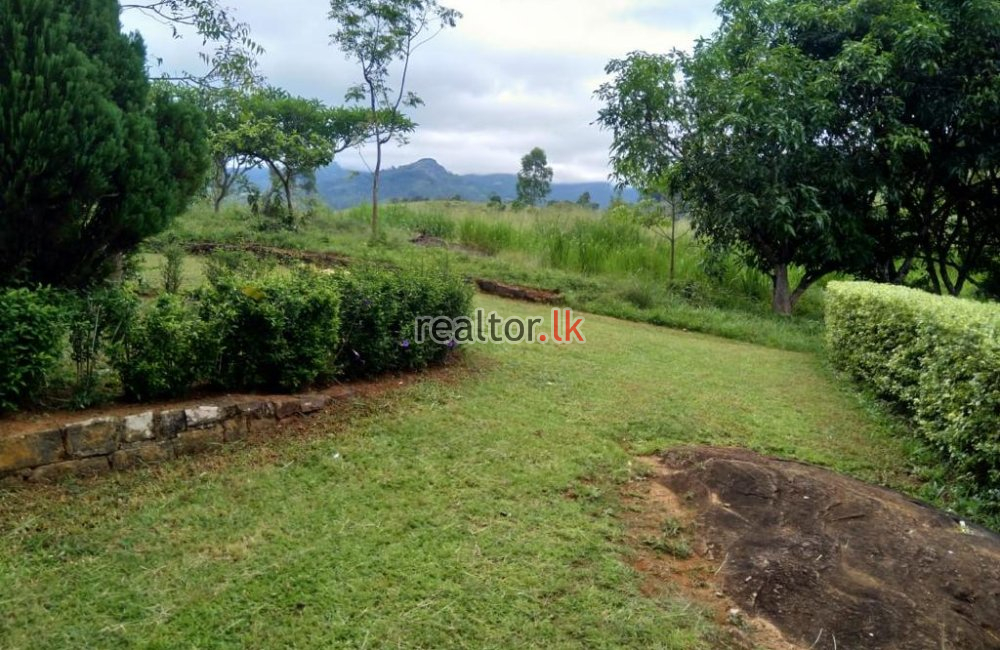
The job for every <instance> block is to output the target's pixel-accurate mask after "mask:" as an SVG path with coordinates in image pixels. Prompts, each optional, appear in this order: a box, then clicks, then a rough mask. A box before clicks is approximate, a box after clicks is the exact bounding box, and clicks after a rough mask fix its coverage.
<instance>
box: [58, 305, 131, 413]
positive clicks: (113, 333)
mask: <svg viewBox="0 0 1000 650" xmlns="http://www.w3.org/2000/svg"><path fill="white" fill-rule="evenodd" d="M137 307H138V300H137V298H136V297H135V295H134V294H132V293H130V292H128V291H125V290H123V289H121V288H118V287H109V288H102V289H95V290H92V291H90V292H89V293H84V294H79V295H76V296H74V297H73V298H72V299H71V300H70V309H69V312H70V313H69V343H70V356H71V357H72V359H73V363H74V364H76V388H75V391H74V393H75V394H74V398H73V402H74V406H76V407H78V408H86V407H88V406H91V405H92V404H94V403H95V402H96V401H97V398H98V395H97V392H98V376H97V369H98V364H99V363H100V362H101V361H102V359H103V358H104V356H105V354H106V353H107V352H108V351H109V350H110V348H111V346H115V345H117V344H118V343H120V342H121V341H122V339H123V337H124V335H125V333H126V331H127V329H128V327H129V326H130V323H131V321H132V319H133V318H134V317H135V313H136V309H137Z"/></svg>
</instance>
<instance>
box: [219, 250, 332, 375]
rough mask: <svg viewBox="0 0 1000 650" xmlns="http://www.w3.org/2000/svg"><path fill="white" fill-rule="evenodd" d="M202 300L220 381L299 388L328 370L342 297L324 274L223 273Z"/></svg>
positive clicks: (283, 272)
mask: <svg viewBox="0 0 1000 650" xmlns="http://www.w3.org/2000/svg"><path fill="white" fill-rule="evenodd" d="M200 298H201V302H202V310H203V315H204V317H205V319H206V320H207V321H209V322H211V324H212V327H213V329H214V331H215V332H216V335H217V336H218V338H219V340H220V341H222V350H221V354H220V357H219V365H218V370H217V374H216V377H215V380H216V382H217V383H218V384H220V385H222V386H224V387H226V388H250V389H268V390H283V391H296V390H299V389H301V388H303V387H305V386H308V385H310V384H313V383H315V382H317V381H319V380H322V379H326V378H330V377H332V376H333V373H334V370H335V366H334V359H335V356H336V353H337V350H338V343H339V340H340V339H339V331H340V317H339V313H340V299H339V296H338V294H337V290H336V286H335V284H334V282H333V281H332V280H331V278H330V277H329V276H327V275H324V274H322V273H319V272H315V271H307V270H305V269H298V270H295V271H292V272H290V271H287V270H280V269H279V270H273V271H269V272H266V273H262V274H258V275H256V276H254V277H246V276H240V275H233V274H228V275H227V274H222V275H220V276H218V277H216V278H215V281H214V283H213V285H212V287H211V288H209V289H206V290H204V291H202V293H201V295H200Z"/></svg>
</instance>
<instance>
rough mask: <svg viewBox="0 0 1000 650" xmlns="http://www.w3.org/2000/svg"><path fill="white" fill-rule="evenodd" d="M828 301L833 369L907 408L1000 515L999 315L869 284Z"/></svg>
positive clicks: (989, 308)
mask: <svg viewBox="0 0 1000 650" xmlns="http://www.w3.org/2000/svg"><path fill="white" fill-rule="evenodd" d="M827 294H828V295H827V342H828V347H829V353H830V356H831V359H832V360H833V361H834V363H835V364H836V365H837V366H838V367H840V368H842V369H844V370H846V371H847V372H849V373H850V374H852V375H853V376H854V377H856V378H857V379H858V380H860V381H861V382H863V383H864V384H865V385H866V386H869V387H871V388H872V389H873V390H874V391H875V392H876V393H877V394H878V395H879V396H881V397H883V398H885V399H887V400H889V401H890V402H892V403H893V404H895V405H897V406H898V407H900V408H901V409H902V411H903V412H904V413H906V414H907V415H909V416H910V417H911V418H912V419H913V422H914V424H915V425H916V428H917V430H918V431H919V432H920V434H921V435H922V436H923V437H924V438H925V439H926V440H927V441H928V442H929V443H930V444H931V445H932V446H933V447H935V448H936V449H938V450H939V451H941V452H942V453H943V454H944V456H945V457H946V458H947V459H948V460H949V461H950V462H951V464H952V465H953V466H954V467H955V468H956V469H957V470H958V471H960V472H962V473H963V474H965V475H966V476H967V477H968V478H970V479H971V480H972V481H974V482H975V483H976V484H977V485H978V486H979V487H980V488H981V490H982V494H983V496H984V498H986V499H987V500H988V503H989V504H991V507H992V508H994V509H995V510H1000V307H997V306H996V305H991V304H982V303H976V302H972V301H967V300H962V299H958V298H951V297H947V298H946V297H940V296H934V295H931V294H927V293H924V292H921V291H917V290H915V289H907V288H903V287H896V286H890V285H879V284H871V283H864V282H857V283H842V282H836V283H831V284H830V285H829V287H828V288H827Z"/></svg>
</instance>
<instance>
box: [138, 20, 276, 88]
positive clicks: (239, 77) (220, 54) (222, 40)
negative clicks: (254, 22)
mask: <svg viewBox="0 0 1000 650" xmlns="http://www.w3.org/2000/svg"><path fill="white" fill-rule="evenodd" d="M121 11H122V12H130V11H133V12H139V13H142V14H144V15H146V16H149V17H151V18H153V19H154V20H155V21H156V22H158V23H160V24H162V25H164V26H165V27H166V28H167V29H169V30H170V31H171V34H172V35H173V37H174V38H181V37H182V35H183V33H184V31H186V30H194V32H195V33H196V34H198V35H199V36H200V37H201V39H202V45H203V46H204V45H209V44H211V45H212V46H213V49H212V50H211V51H208V52H204V51H203V52H199V53H198V56H199V57H200V59H201V61H202V63H204V64H205V65H206V66H207V70H205V71H203V72H198V73H195V72H188V71H183V72H177V73H173V74H171V75H168V76H167V77H166V79H167V80H169V81H175V82H180V83H185V84H191V85H195V86H199V87H203V88H210V87H220V86H221V87H250V86H254V85H257V84H258V83H259V82H260V81H261V79H260V75H259V73H258V72H257V57H259V56H260V55H261V54H263V53H264V48H263V47H261V45H260V44H259V43H257V42H256V41H254V40H253V38H252V36H251V34H250V26H249V25H247V23H245V22H243V21H241V20H239V19H238V18H236V16H235V15H234V14H233V13H232V11H231V10H230V9H228V8H227V7H226V6H225V5H223V4H222V3H221V2H220V0H133V1H132V2H123V3H121Z"/></svg>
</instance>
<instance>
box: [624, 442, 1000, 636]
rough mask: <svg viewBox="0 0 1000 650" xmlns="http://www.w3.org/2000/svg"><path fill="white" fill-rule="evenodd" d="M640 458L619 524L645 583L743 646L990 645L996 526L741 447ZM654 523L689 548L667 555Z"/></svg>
mask: <svg viewBox="0 0 1000 650" xmlns="http://www.w3.org/2000/svg"><path fill="white" fill-rule="evenodd" d="M646 460H647V461H648V462H651V463H652V464H653V474H652V477H651V478H650V479H649V480H647V481H643V482H642V483H638V484H637V483H633V484H632V487H630V488H629V489H630V490H631V493H630V494H629V496H628V498H629V500H630V503H627V505H628V506H629V507H628V508H627V511H629V512H630V513H631V514H629V515H628V517H627V524H628V530H629V535H630V537H631V538H632V541H633V543H634V544H633V545H635V546H636V548H638V549H641V550H639V551H638V552H637V560H636V561H635V566H636V568H637V569H639V570H640V571H642V572H643V573H644V574H645V575H646V577H647V589H649V590H650V591H651V592H654V591H655V590H657V589H662V588H666V587H665V585H666V584H670V583H672V584H673V585H674V586H675V587H676V586H677V585H679V586H680V588H681V589H682V590H683V591H685V592H686V593H688V594H689V595H691V596H693V597H695V598H696V599H698V600H700V601H701V602H703V603H706V605H707V606H708V607H710V608H711V609H713V610H714V611H715V612H716V617H717V619H719V620H721V621H724V622H727V623H729V624H731V626H732V628H733V629H734V630H735V634H736V636H737V637H741V638H743V640H744V641H745V642H746V643H748V644H749V646H748V647H753V646H754V645H756V646H758V647H761V646H762V647H767V648H788V647H800V648H815V649H821V648H822V649H825V648H831V649H838V648H839V649H847V648H851V649H854V648H871V649H875V648H878V649H890V648H891V649H900V650H903V649H906V650H910V649H913V650H917V649H924V648H941V649H952V648H953V649H956V650H958V649H962V650H977V649H985V648H1000V536H997V535H996V534H995V533H993V532H991V531H988V530H986V529H983V528H979V527H976V526H973V525H968V524H966V523H964V522H961V521H959V520H957V519H956V518H955V517H953V516H952V515H949V514H948V513H945V512H943V511H940V510H936V509H934V508H932V507H930V506H928V505H926V504H923V503H920V502H917V501H915V500H913V499H910V498H908V497H905V496H903V495H901V494H899V493H897V492H893V491H891V490H887V489H884V488H880V487H876V486H872V485H868V484H865V483H862V482H860V481H857V480H854V479H851V478H848V477H845V476H842V475H839V474H836V473H834V472H831V471H828V470H825V469H822V468H820V467H816V466H813V465H808V464H804V463H798V462H794V461H787V460H780V459H776V458H769V457H765V456H761V455H758V454H755V453H752V452H749V451H746V450H739V449H717V448H707V447H697V448H682V449H674V450H671V451H669V452H667V453H666V454H664V455H663V456H662V457H657V458H653V459H646ZM643 484H645V485H643ZM664 522H668V523H667V524H664ZM678 524H680V525H678ZM678 529H680V532H678ZM664 530H667V531H668V532H669V533H670V534H672V535H673V537H674V538H677V539H682V540H683V542H684V543H685V544H686V545H687V548H690V550H691V553H692V554H691V557H688V558H683V559H682V558H678V557H671V556H670V553H669V552H668V553H664V552H663V549H665V548H666V549H667V550H671V549H674V547H675V546H676V539H675V540H674V541H673V542H671V541H670V540H671V537H670V535H668V534H665V533H664ZM650 540H653V541H652V542H651V541H650ZM682 550H683V548H682ZM654 551H655V552H654ZM682 555H683V554H682Z"/></svg>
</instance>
